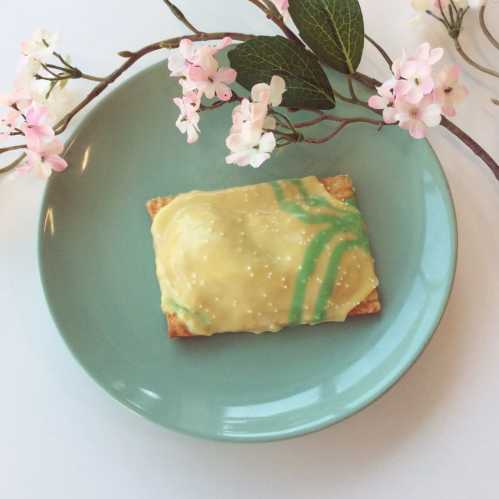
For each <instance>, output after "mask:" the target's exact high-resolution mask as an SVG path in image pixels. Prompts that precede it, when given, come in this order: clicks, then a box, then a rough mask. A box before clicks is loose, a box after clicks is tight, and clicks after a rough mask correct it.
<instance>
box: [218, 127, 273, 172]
mask: <svg viewBox="0 0 499 499" xmlns="http://www.w3.org/2000/svg"><path fill="white" fill-rule="evenodd" d="M226 145H227V147H228V149H229V150H230V151H231V154H229V155H228V156H227V157H226V158H225V162H226V163H227V164H229V165H231V164H235V165H238V166H247V165H251V166H252V167H253V168H258V167H260V166H261V165H262V164H263V163H264V162H265V161H266V160H267V159H269V158H270V153H272V151H273V150H274V149H275V146H276V141H275V136H274V134H273V133H272V132H267V133H264V134H262V133H261V130H260V129H258V128H256V127H252V128H248V129H246V130H245V131H244V132H243V133H235V134H231V135H229V136H228V137H227V140H226Z"/></svg>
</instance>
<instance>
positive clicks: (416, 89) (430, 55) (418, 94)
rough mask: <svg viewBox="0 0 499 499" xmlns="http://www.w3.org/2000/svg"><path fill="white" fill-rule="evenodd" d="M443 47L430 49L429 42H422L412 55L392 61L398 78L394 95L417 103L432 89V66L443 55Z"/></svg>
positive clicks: (433, 84)
mask: <svg viewBox="0 0 499 499" xmlns="http://www.w3.org/2000/svg"><path fill="white" fill-rule="evenodd" d="M443 53H444V51H443V49H441V48H436V49H432V48H431V46H430V44H429V43H423V44H422V45H421V46H420V47H419V48H418V50H417V52H416V55H415V56H414V57H410V58H406V56H405V55H404V59H405V60H403V61H396V62H395V63H394V68H395V70H396V71H395V77H398V76H399V75H398V74H397V73H399V74H400V78H401V79H400V80H398V81H397V83H396V85H395V95H396V96H403V97H404V98H405V100H407V101H408V102H410V103H412V104H417V103H418V102H419V101H420V100H421V99H422V98H423V97H424V96H425V95H428V94H430V93H431V92H432V91H433V88H434V86H435V83H434V81H433V76H432V66H433V65H434V64H436V63H437V62H438V61H439V60H440V59H441V58H442V57H443Z"/></svg>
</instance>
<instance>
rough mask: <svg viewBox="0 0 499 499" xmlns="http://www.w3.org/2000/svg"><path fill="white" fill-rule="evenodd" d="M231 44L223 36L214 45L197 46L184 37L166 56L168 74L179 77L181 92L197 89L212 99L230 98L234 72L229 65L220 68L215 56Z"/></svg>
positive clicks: (230, 40)
mask: <svg viewBox="0 0 499 499" xmlns="http://www.w3.org/2000/svg"><path fill="white" fill-rule="evenodd" d="M231 43H232V38H230V37H225V38H224V39H223V40H221V41H220V42H219V43H218V44H217V45H215V46H209V45H204V46H201V47H196V46H195V45H194V44H193V43H192V41H191V40H189V39H183V40H182V41H181V42H180V45H179V48H178V50H176V51H173V52H172V53H171V54H170V57H169V58H168V68H169V69H170V75H171V76H176V77H180V84H181V86H182V88H183V92H184V94H186V93H189V92H193V91H196V92H198V93H199V94H200V95H201V96H202V95H206V97H207V98H208V99H212V98H213V97H215V95H216V96H217V97H218V98H219V99H220V100H223V101H228V100H230V99H231V97H232V91H231V89H230V88H229V85H231V84H232V83H234V81H235V79H236V76H237V73H236V71H235V70H234V69H231V68H220V67H219V63H218V61H217V60H216V58H215V55H216V54H217V52H219V51H220V50H222V49H224V48H225V47H227V46H228V45H230V44H231Z"/></svg>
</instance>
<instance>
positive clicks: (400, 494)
mask: <svg viewBox="0 0 499 499" xmlns="http://www.w3.org/2000/svg"><path fill="white" fill-rule="evenodd" d="M493 1H494V6H493V8H492V9H491V15H490V16H489V17H490V19H491V21H492V23H491V24H492V25H493V28H494V30H495V32H496V34H499V4H498V2H497V0H493ZM408 4H409V0H407V1H406V0H396V1H395V0H376V1H374V0H370V1H369V0H364V1H362V5H363V8H364V13H365V17H366V25H367V27H368V31H369V33H370V34H371V35H372V36H374V37H376V38H377V39H378V40H380V41H382V42H383V44H384V45H385V46H386V47H387V48H388V49H390V51H391V52H392V54H397V53H398V52H399V51H400V48H401V47H402V46H403V45H405V46H407V47H408V48H413V47H415V46H416V45H417V43H418V42H420V41H422V40H423V39H424V38H425V37H427V38H429V39H430V40H431V41H432V42H433V43H438V44H443V46H445V47H450V45H449V43H448V40H447V39H446V37H445V36H444V35H443V34H442V33H441V32H440V30H439V29H438V27H437V25H436V24H431V23H429V20H426V22H425V23H421V24H420V25H416V26H415V25H412V24H410V23H409V20H410V19H411V18H412V17H413V12H412V11H411V9H410V8H409V6H408ZM179 5H180V6H182V8H184V10H185V11H186V12H188V13H189V14H190V15H191V16H192V19H193V20H195V24H197V25H198V26H203V27H204V29H205V30H207V31H209V30H220V29H232V30H234V31H249V32H251V31H253V32H260V33H264V32H269V33H270V32H273V31H274V30H273V28H272V27H271V26H270V25H267V24H266V23H265V21H264V19H263V17H262V16H261V15H260V13H259V12H258V11H256V10H254V8H252V6H250V5H249V3H248V2H245V1H244V0H232V1H230V2H226V1H223V0H203V1H201V0H190V1H189V0H183V1H182V0H180V1H179ZM217 8H218V9H219V13H217V14H216V15H214V14H212V12H216V11H217ZM1 11H2V12H1V16H2V23H1V24H2V31H1V32H0V39H1V47H2V49H1V56H2V59H1V66H0V88H1V89H4V90H7V89H8V88H9V86H10V84H11V81H12V75H13V71H14V68H15V65H16V61H17V57H18V46H19V42H20V41H21V39H23V38H25V37H26V36H27V35H28V34H30V33H31V32H32V31H33V30H34V29H35V28H36V27H42V26H43V27H46V28H48V29H53V30H57V31H59V32H60V34H61V36H62V39H63V42H64V47H65V51H67V52H69V53H71V55H72V60H73V61H75V62H76V61H77V62H78V64H81V65H82V66H83V67H85V68H86V69H87V70H88V71H89V72H93V73H96V74H99V73H104V74H105V73H106V72H108V71H109V70H110V69H111V68H113V67H114V66H115V65H116V64H117V63H118V61H119V59H118V58H117V57H116V56H115V55H114V54H115V53H116V52H117V51H118V50H122V49H135V48H139V47H141V46H142V45H145V44H147V43H149V42H151V41H156V40H159V39H161V38H163V37H165V36H170V35H178V34H182V33H184V32H185V30H184V28H183V27H181V26H180V25H179V23H178V21H177V20H176V19H174V18H173V17H172V16H171V15H170V14H169V13H168V12H167V10H166V8H165V7H164V6H163V4H162V2H161V1H160V0H156V1H148V2H138V1H123V0H107V1H102V0H85V1H84V2H75V1H67V0H44V1H43V2H39V1H35V0H26V1H25V2H20V1H19V0H2V8H1ZM388 23H393V26H392V28H390V29H388V28H387V25H388ZM467 27H468V28H469V30H470V31H469V35H468V36H466V37H465V43H466V45H467V46H469V47H470V51H471V52H473V53H474V54H477V55H479V56H480V57H482V58H483V59H484V60H486V61H487V62H488V63H489V64H493V63H495V65H496V68H497V66H498V60H499V57H498V55H499V54H498V53H497V52H495V54H494V51H493V50H491V49H490V48H489V47H488V46H487V44H486V43H485V42H484V41H483V39H482V38H481V37H480V36H479V35H478V31H477V30H476V23H474V22H468V23H467ZM367 58H368V59H370V60H372V61H374V63H373V64H371V65H366V66H367V67H366V68H365V69H368V70H369V71H374V72H375V73H376V74H377V75H379V76H382V75H383V73H382V70H383V69H384V68H383V64H382V62H380V61H379V59H378V58H376V57H375V56H374V55H370V56H368V57H367ZM447 58H448V60H453V59H454V58H455V56H454V54H453V53H452V52H449V53H448V54H447ZM157 59H158V57H157V56H154V57H151V58H150V59H148V60H145V61H143V63H142V64H140V65H138V68H139V67H144V66H145V65H148V64H150V63H151V62H153V60H157ZM138 68H136V69H138ZM165 74H166V73H165ZM465 80H466V82H467V84H468V85H469V87H470V89H471V91H472V95H471V97H470V98H469V99H468V101H467V102H466V103H465V104H464V105H463V106H462V107H461V110H460V114H459V117H458V119H457V121H458V123H459V124H461V125H462V126H463V127H465V128H466V129H467V130H468V131H470V132H471V134H472V135H474V136H475V137H477V138H479V139H480V141H481V142H482V143H483V145H484V146H486V147H487V148H488V150H489V151H490V152H491V153H492V154H493V155H494V156H495V158H498V159H499V108H494V107H493V106H492V105H490V104H488V102H487V98H488V96H490V95H491V94H492V93H493V91H494V87H495V91H496V97H499V82H498V81H497V80H496V81H494V80H493V79H492V78H487V77H482V76H479V75H478V74H477V73H476V72H474V71H470V70H466V73H465ZM430 140H431V143H432V144H433V145H434V147H435V149H436V151H437V153H438V155H439V157H440V158H441V160H442V162H443V164H444V167H445V171H446V173H447V175H448V177H449V181H450V184H451V187H452V192H453V194H454V198H455V202H456V208H457V214H458V218H459V231H460V237H459V245H460V248H459V265H458V271H457V278H456V282H455V287H454V291H453V293H452V298H451V300H450V304H449V307H448V309H447V312H446V314H445V317H444V320H443V322H442V324H441V326H440V328H439V329H438V331H437V333H436V335H435V338H434V339H433V341H432V342H431V344H430V346H429V347H428V349H427V350H426V352H425V353H424V355H423V356H422V358H421V360H420V361H419V362H418V363H417V365H416V367H415V368H414V369H412V370H411V371H410V372H409V373H408V374H407V375H406V376H405V377H404V378H403V379H402V380H401V381H400V382H399V383H398V385H397V386H396V387H395V388H394V389H393V390H391V391H390V392H389V393H388V394H387V395H385V396H384V397H382V398H381V399H380V400H379V401H377V402H376V403H375V404H374V405H372V406H370V407H369V408H367V409H366V410H364V411H362V412H361V413H359V414H357V415H356V416H354V417H352V418H350V419H349V420H347V421H344V422H342V423H341V424H339V425H337V426H335V427H331V428H329V429H327V430H325V431H322V432H319V433H317V434H313V435H309V436H306V437H303V438H299V439H295V440H291V441H284V442H278V443H271V444H253V445H240V444H238V445H235V444H223V443H215V442H209V441H202V440H196V439H194V438H191V437H187V436H183V435H179V434H176V433H174V432H171V431H167V430H164V429H162V428H160V427H158V426H155V425H154V424H152V423H150V422H148V421H146V420H145V419H142V418H141V417H140V416H137V415H135V414H133V413H131V412H129V411H127V410H126V409H124V408H123V407H121V406H120V405H119V404H118V403H116V402H115V401H114V400H112V399H111V398H110V397H109V396H108V395H106V394H105V393H104V392H103V391H102V390H101V389H100V388H99V387H98V386H97V385H96V384H95V383H94V382H93V381H92V380H91V379H90V377H89V376H88V375H87V374H86V373H85V372H84V371H83V370H82V369H81V368H80V367H79V366H78V365H77V363H76V361H75V360H73V358H72V357H71V355H70V354H69V352H68V350H67V349H66V347H65V346H64V344H63V342H62V340H61V337H60V336H59V334H58V332H57V330H56V327H55V325H54V323H53V321H52V318H51V316H50V314H49V311H48V308H47V305H46V303H45V300H44V298H43V294H42V289H41V285H40V281H39V277H38V266H37V259H36V233H37V217H38V210H39V205H40V200H41V195H42V192H43V188H44V185H43V182H41V181H39V180H37V179H35V178H31V177H25V178H20V179H19V178H18V179H15V180H13V179H11V178H3V179H0V221H1V222H0V331H1V334H0V339H1V348H0V394H1V411H0V498H2V499H35V498H36V499H45V498H46V499H66V498H71V499H80V498H81V499H83V498H85V499H88V498H98V499H100V498H109V497H113V498H120V499H128V498H130V499H131V498H144V499H156V498H179V499H190V498H192V499H199V498H213V499H226V498H227V499H233V498H236V497H237V498H240V499H243V498H252V499H254V498H286V499H292V498H307V499H309V498H332V497H337V498H342V499H365V498H369V499H392V498H393V499H401V498H404V499H411V498H414V499H434V498H444V499H447V498H452V499H464V498H481V499H488V498H497V497H499V490H498V489H499V473H498V455H499V424H498V422H499V306H498V303H499V278H498V276H499V258H498V255H499V229H498V223H497V220H498V219H499V184H497V183H495V182H494V180H493V177H492V175H491V174H490V173H489V172H488V171H487V170H486V169H485V168H484V167H482V165H481V164H480V163H479V161H478V160H477V159H475V158H474V157H473V156H472V155H471V154H470V153H469V152H468V151H467V150H466V149H465V148H464V147H462V146H461V145H459V144H457V143H456V141H455V140H454V139H453V138H451V137H450V136H449V135H448V134H447V133H446V132H445V130H436V131H433V132H432V133H431V135H430ZM400 167H401V168H403V167H404V165H400Z"/></svg>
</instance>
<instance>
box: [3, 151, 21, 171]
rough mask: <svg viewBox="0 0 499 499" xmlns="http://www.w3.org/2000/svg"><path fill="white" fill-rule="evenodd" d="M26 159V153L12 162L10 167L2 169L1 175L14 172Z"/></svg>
mask: <svg viewBox="0 0 499 499" xmlns="http://www.w3.org/2000/svg"><path fill="white" fill-rule="evenodd" d="M25 157H26V153H24V152H23V153H22V154H21V156H19V157H18V158H17V159H15V160H14V161H12V163H10V165H7V166H4V167H3V168H0V175H1V174H2V173H8V172H10V171H12V170H13V169H14V168H15V167H16V166H17V165H18V164H19V163H20V162H21V161H22V160H23V159H24V158H25Z"/></svg>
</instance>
